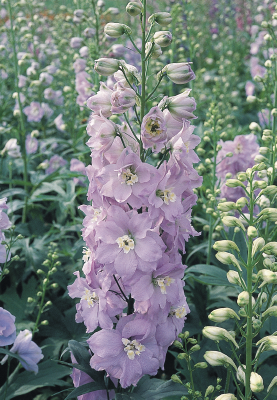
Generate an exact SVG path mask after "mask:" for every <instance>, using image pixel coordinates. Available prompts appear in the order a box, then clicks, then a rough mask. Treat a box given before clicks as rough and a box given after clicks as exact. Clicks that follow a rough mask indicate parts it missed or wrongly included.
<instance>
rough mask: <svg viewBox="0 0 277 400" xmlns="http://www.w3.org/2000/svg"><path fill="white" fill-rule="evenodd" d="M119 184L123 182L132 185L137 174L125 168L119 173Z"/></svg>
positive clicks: (136, 178) (136, 179)
mask: <svg viewBox="0 0 277 400" xmlns="http://www.w3.org/2000/svg"><path fill="white" fill-rule="evenodd" d="M121 178H122V181H121V184H123V183H125V184H126V185H128V186H132V185H133V184H134V183H136V182H138V176H137V175H136V174H133V173H132V171H131V169H130V168H126V169H125V170H124V171H123V172H122V174H121Z"/></svg>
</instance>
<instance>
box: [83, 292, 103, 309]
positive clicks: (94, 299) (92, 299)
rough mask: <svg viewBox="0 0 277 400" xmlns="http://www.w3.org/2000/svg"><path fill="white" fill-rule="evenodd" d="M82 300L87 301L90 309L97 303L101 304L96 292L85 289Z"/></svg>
mask: <svg viewBox="0 0 277 400" xmlns="http://www.w3.org/2000/svg"><path fill="white" fill-rule="evenodd" d="M81 300H86V301H87V303H88V305H89V307H93V306H94V305H95V304H96V303H97V304H98V303H99V297H98V296H97V294H96V293H95V292H91V291H90V290H89V289H85V294H84V295H83V296H82V298H81Z"/></svg>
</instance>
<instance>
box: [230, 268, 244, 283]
mask: <svg viewBox="0 0 277 400" xmlns="http://www.w3.org/2000/svg"><path fill="white" fill-rule="evenodd" d="M227 279H228V281H229V282H230V283H233V284H234V285H238V286H241V285H242V284H241V279H240V276H239V274H238V272H237V271H233V270H232V269H230V271H228V272H227Z"/></svg>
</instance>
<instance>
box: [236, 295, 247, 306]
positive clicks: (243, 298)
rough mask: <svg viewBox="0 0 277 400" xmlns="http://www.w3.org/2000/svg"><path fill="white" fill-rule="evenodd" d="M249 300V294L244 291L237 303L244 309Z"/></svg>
mask: <svg viewBox="0 0 277 400" xmlns="http://www.w3.org/2000/svg"><path fill="white" fill-rule="evenodd" d="M249 299H250V296H249V293H248V292H246V291H243V292H241V293H240V294H239V295H238V299H237V303H238V305H239V306H240V307H244V306H247V304H248V303H249Z"/></svg>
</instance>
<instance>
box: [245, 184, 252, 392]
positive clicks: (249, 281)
mask: <svg viewBox="0 0 277 400" xmlns="http://www.w3.org/2000/svg"><path fill="white" fill-rule="evenodd" d="M252 180H253V176H252V177H251V179H250V182H249V183H250V207H249V211H250V224H251V225H252V223H253V211H254V202H253V190H252V187H253V186H252ZM252 245H253V241H252V239H250V238H249V240H248V246H247V247H248V255H247V292H248V294H249V303H248V307H247V327H246V362H245V364H246V371H245V400H250V398H251V389H250V375H251V370H252V340H253V332H252V316H253V309H252Z"/></svg>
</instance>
